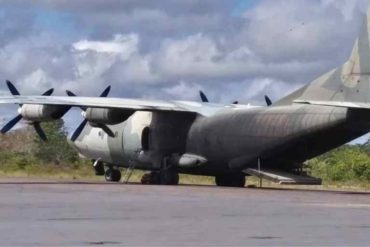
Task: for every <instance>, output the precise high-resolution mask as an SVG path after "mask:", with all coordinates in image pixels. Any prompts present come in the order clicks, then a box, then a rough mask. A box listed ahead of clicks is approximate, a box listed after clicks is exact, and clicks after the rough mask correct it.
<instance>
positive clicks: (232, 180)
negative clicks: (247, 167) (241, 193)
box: [215, 174, 245, 188]
mask: <svg viewBox="0 0 370 247" xmlns="http://www.w3.org/2000/svg"><path fill="white" fill-rule="evenodd" d="M215 181H216V185H217V186H223V187H239V188H242V187H244V186H245V176H244V175H242V174H225V175H219V176H216V177H215Z"/></svg>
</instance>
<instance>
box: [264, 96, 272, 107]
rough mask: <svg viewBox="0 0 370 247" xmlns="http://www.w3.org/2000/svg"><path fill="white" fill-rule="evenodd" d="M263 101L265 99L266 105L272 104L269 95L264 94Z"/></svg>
mask: <svg viewBox="0 0 370 247" xmlns="http://www.w3.org/2000/svg"><path fill="white" fill-rule="evenodd" d="M265 101H266V105H267V106H270V105H272V101H271V99H270V98H269V96H267V95H265Z"/></svg>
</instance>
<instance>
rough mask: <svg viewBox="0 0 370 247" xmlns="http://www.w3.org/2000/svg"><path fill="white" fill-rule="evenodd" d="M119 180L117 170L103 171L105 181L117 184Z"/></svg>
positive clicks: (119, 173)
mask: <svg viewBox="0 0 370 247" xmlns="http://www.w3.org/2000/svg"><path fill="white" fill-rule="evenodd" d="M120 180H121V172H120V171H119V170H117V169H112V168H108V169H107V170H106V171H105V181H107V182H119V181H120Z"/></svg>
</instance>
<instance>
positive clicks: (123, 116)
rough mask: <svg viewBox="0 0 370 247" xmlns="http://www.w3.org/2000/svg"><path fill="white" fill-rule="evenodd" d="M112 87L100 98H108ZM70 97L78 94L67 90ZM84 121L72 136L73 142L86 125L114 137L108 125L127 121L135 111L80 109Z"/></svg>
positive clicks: (95, 108)
mask: <svg viewBox="0 0 370 247" xmlns="http://www.w3.org/2000/svg"><path fill="white" fill-rule="evenodd" d="M110 89H111V87H110V86H108V87H107V88H106V89H105V90H104V91H103V92H102V93H101V94H100V96H99V97H107V96H108V94H109V92H110ZM66 93H67V95H68V96H71V97H74V96H76V94H74V93H73V92H71V91H69V90H67V91H66ZM80 108H81V110H82V116H83V118H84V120H83V121H82V122H81V123H80V125H79V126H78V127H77V129H76V130H75V131H74V132H73V134H72V136H71V141H73V142H74V141H75V140H76V139H77V138H78V137H79V136H80V134H81V132H82V131H83V129H84V128H85V126H86V124H87V123H89V125H90V126H92V127H96V128H100V129H102V130H103V131H104V132H105V133H107V134H108V136H110V137H114V133H113V131H112V130H111V129H110V128H109V127H108V126H107V125H115V124H119V123H122V122H124V121H125V120H127V119H128V118H129V117H130V116H131V115H132V114H133V113H134V112H135V111H133V110H126V109H115V108H97V107H80Z"/></svg>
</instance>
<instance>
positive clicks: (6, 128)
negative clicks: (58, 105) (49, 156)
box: [0, 80, 54, 141]
mask: <svg viewBox="0 0 370 247" xmlns="http://www.w3.org/2000/svg"><path fill="white" fill-rule="evenodd" d="M6 85H7V86H8V89H9V91H10V93H11V94H12V95H14V96H17V95H21V94H20V93H19V91H18V90H17V88H16V87H15V86H14V84H13V83H11V82H10V81H8V80H7V81H6ZM53 92H54V89H53V88H51V89H49V90H47V91H46V92H44V93H43V94H42V96H50V95H52V94H53ZM19 106H20V107H22V104H19ZM22 118H23V117H22V115H21V114H18V115H17V116H16V117H15V118H13V119H12V120H10V121H9V122H8V123H7V124H5V125H4V127H3V128H2V129H1V130H0V132H1V133H2V134H5V133H7V132H8V131H9V130H11V129H12V128H13V127H14V126H15V125H16V124H17V123H18V122H19V121H20V120H21V119H22ZM31 124H32V126H33V127H34V129H35V130H36V133H37V134H38V135H39V137H40V138H41V139H42V140H43V141H47V137H46V134H45V132H44V131H43V129H42V128H41V126H40V122H32V123H31Z"/></svg>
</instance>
